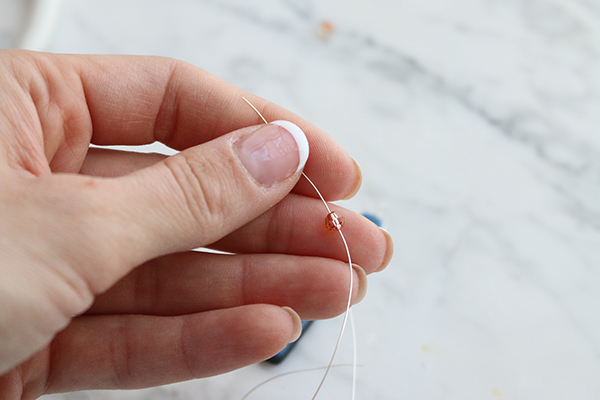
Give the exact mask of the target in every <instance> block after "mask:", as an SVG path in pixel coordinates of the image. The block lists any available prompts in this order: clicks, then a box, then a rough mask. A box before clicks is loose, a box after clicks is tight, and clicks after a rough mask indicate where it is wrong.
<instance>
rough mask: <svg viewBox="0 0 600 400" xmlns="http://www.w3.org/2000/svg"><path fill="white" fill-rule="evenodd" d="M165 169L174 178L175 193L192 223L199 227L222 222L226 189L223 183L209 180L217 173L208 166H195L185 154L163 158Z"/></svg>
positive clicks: (205, 164) (206, 164)
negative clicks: (176, 192)
mask: <svg viewBox="0 0 600 400" xmlns="http://www.w3.org/2000/svg"><path fill="white" fill-rule="evenodd" d="M165 166H166V167H167V168H168V169H169V172H170V173H171V175H172V177H173V182H174V185H175V190H176V191H178V192H179V194H180V195H181V196H180V198H181V205H182V206H183V208H184V210H185V212H186V213H187V214H188V216H189V217H191V219H192V221H193V222H195V223H196V224H197V225H198V226H203V227H211V226H217V225H218V224H219V223H220V222H221V221H222V220H223V210H224V209H225V201H224V196H223V193H224V192H225V190H224V187H222V186H223V182H222V181H220V180H218V179H211V178H210V177H211V176H215V175H216V174H217V173H218V171H211V168H212V167H211V165H210V164H208V163H204V164H197V163H194V162H193V160H191V159H190V158H189V157H188V156H187V155H186V154H185V153H180V154H178V155H176V156H173V157H170V158H168V159H166V160H165ZM217 176H218V175H217Z"/></svg>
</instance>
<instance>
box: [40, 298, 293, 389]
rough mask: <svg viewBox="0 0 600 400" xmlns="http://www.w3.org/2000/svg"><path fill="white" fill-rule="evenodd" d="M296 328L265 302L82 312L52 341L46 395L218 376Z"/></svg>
mask: <svg viewBox="0 0 600 400" xmlns="http://www.w3.org/2000/svg"><path fill="white" fill-rule="evenodd" d="M299 330H300V318H299V317H298V316H297V315H296V314H295V313H294V312H293V311H291V309H288V308H281V307H277V306H271V305H252V306H243V307H237V308H232V309H226V310H218V311H210V312H205V313H200V314H191V315H185V316H178V317H155V316H143V315H119V316H95V317H81V318H79V319H77V320H75V321H74V322H73V323H72V324H71V325H70V326H69V328H67V329H66V330H65V331H63V332H62V333H60V334H59V335H58V336H57V337H56V339H55V340H54V342H53V345H52V357H50V360H51V361H50V365H49V369H48V381H47V384H46V387H47V392H48V393H59V392H65V391H73V390H83V389H133V388H143V387H149V386H157V385H163V384H168V383H173V382H179V381H184V380H189V379H195V378H203V377H207V376H212V375H217V374H220V373H224V372H228V371H232V370H234V369H237V368H241V367H244V366H246V365H250V364H253V363H256V362H259V361H262V360H264V359H267V358H269V357H271V356H272V355H274V354H276V353H277V352H278V351H279V350H281V349H282V348H283V347H285V345H286V344H287V343H288V342H290V341H293V340H295V339H296V338H297V336H298V334H299Z"/></svg>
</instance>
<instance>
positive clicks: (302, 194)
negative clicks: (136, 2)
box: [0, 51, 392, 400]
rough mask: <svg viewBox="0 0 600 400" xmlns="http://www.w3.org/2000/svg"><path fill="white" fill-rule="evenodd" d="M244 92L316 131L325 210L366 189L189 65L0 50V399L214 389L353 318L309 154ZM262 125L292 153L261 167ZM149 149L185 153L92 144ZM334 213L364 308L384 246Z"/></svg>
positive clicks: (360, 222) (357, 219) (359, 224)
mask: <svg viewBox="0 0 600 400" xmlns="http://www.w3.org/2000/svg"><path fill="white" fill-rule="evenodd" d="M242 96H246V97H247V98H249V99H250V100H251V101H252V103H253V104H254V105H255V106H256V107H257V108H258V109H259V110H261V112H262V113H263V115H264V116H265V117H266V118H267V119H268V120H269V121H272V120H287V121H291V122H293V123H295V124H296V125H298V126H299V127H300V128H301V129H302V130H303V131H304V132H305V134H306V136H307V137H308V142H309V143H310V160H309V161H308V163H307V164H306V168H305V172H306V174H307V175H308V176H309V177H311V179H312V180H313V181H314V182H315V183H316V184H317V186H318V187H319V188H320V190H321V191H322V193H323V195H324V196H325V197H326V198H327V199H328V200H336V199H340V198H345V197H349V196H351V195H353V194H354V193H355V192H356V191H357V190H358V186H359V185H360V171H359V170H358V168H357V167H356V164H355V163H354V162H353V160H352V159H351V158H350V157H349V156H348V155H347V154H346V153H345V152H344V150H343V149H341V148H340V146H339V145H338V144H336V143H335V142H334V141H333V140H332V139H331V138H330V137H328V136H327V135H326V134H325V133H323V132H322V131H320V130H319V129H318V128H316V127H314V126H313V125H311V124H310V123H308V122H306V121H304V120H303V119H301V118H299V117H298V116H296V115H294V114H292V113H290V112H289V111H286V110H285V109H283V108H281V107H278V106H276V105H274V104H272V103H269V102H267V101H265V100H262V99H260V98H258V97H255V96H252V95H250V94H248V93H246V92H244V91H242V90H241V89H238V88H236V87H234V86H231V85H229V84H227V83H225V82H223V81H221V80H219V79H217V78H216V77H214V76H212V75H210V74H208V73H206V72H204V71H202V70H200V69H198V68H196V67H193V66H191V65H188V64H185V63H182V62H178V61H175V60H171V59H165V58H154V57H123V56H71V55H52V54H43V53H30V52H21V51H2V52H0V218H1V220H0V305H1V307H0V310H1V311H0V399H2V400H4V399H11V400H12V399H21V398H22V399H31V398H36V397H38V396H40V395H42V394H45V393H52V392H61V391H70V390H80V389H109V388H110V389H112V388H137V387H146V386H153V385H159V384H166V383H171V382H176V381H180V380H186V379H192V378H199V377H205V376H209V375H214V374H219V373H222V372H226V371H230V370H232V369H236V368H239V367H242V366H245V365H249V364H252V363H255V362H258V361H260V360H263V359H265V358H268V357H270V356H271V355H273V354H275V353H276V352H277V351H279V350H280V349H281V348H283V347H284V346H285V344H287V343H288V342H289V341H290V340H293V339H295V338H296V337H297V335H298V332H299V331H298V330H299V321H300V319H299V316H300V317H301V318H305V319H318V318H328V317H332V316H335V315H338V314H340V313H341V312H343V311H344V309H345V304H346V298H347V290H348V284H349V276H348V266H347V264H346V262H345V261H346V254H345V251H344V248H343V246H342V244H341V241H340V238H339V236H338V235H336V234H332V233H331V232H329V231H327V230H326V229H324V217H325V214H326V213H325V210H324V207H323V205H322V203H321V202H320V200H318V199H316V198H315V197H316V196H315V193H314V191H313V189H312V188H311V187H310V186H309V185H308V184H307V182H306V181H305V180H303V179H302V180H300V181H299V178H300V171H299V170H297V169H298V167H299V168H300V169H301V167H302V165H303V160H302V159H301V156H300V155H299V153H298V146H297V145H296V142H294V141H293V139H292V137H291V136H290V134H289V133H288V131H287V130H285V129H280V128H278V127H277V126H275V125H268V126H267V128H265V126H264V125H262V126H261V125H258V126H257V124H260V120H259V119H258V117H257V115H256V114H255V113H254V111H253V110H252V109H250V108H249V107H248V105H246V104H245V103H244V102H243V101H242V99H241V97H242ZM261 129H262V130H261ZM265 129H266V130H267V131H268V132H267V134H269V135H275V136H274V137H276V138H278V139H280V140H282V141H283V142H285V145H286V146H287V147H285V148H283V147H282V148H281V149H282V150H281V154H283V155H282V156H281V157H279V158H272V159H271V160H270V161H269V160H267V161H257V160H256V159H255V158H253V156H252V155H251V152H249V150H248V144H249V143H250V144H251V143H252V141H256V138H257V137H263V136H264V135H265V132H266V131H265ZM290 129H291V130H293V128H290ZM253 138H254V139H253ZM157 140H158V141H161V142H163V143H165V144H166V145H168V146H170V147H172V148H175V149H177V150H181V152H180V153H178V154H177V155H175V156H172V157H165V156H162V155H158V154H140V153H133V152H120V151H115V150H107V149H99V148H90V147H89V145H90V143H93V144H97V145H117V144H119V145H140V144H146V143H152V142H154V141H157ZM273 144H274V142H273V141H271V142H267V146H271V145H273ZM290 191H291V193H290ZM334 209H336V210H338V212H339V213H340V214H343V215H344V216H345V218H346V221H347V222H346V226H345V227H344V232H345V234H346V236H347V239H348V242H349V244H350V246H351V251H352V256H353V261H354V262H356V263H357V264H359V265H361V267H362V269H361V268H360V267H357V268H355V270H354V273H355V282H356V284H355V287H354V289H353V293H354V294H353V295H354V302H356V301H359V300H360V298H361V297H362V296H363V295H364V291H365V288H366V286H365V285H366V275H365V271H366V273H371V272H373V271H375V270H378V269H381V268H383V267H384V266H385V265H386V264H387V263H388V262H389V259H390V257H391V252H392V250H391V241H390V240H389V235H386V234H385V233H384V232H383V231H381V230H380V229H378V228H377V227H375V226H374V225H373V224H371V223H370V222H368V221H367V220H366V219H364V218H362V217H361V216H359V215H357V214H354V213H352V212H350V211H347V210H341V209H340V208H339V207H338V208H334ZM201 246H202V247H213V248H216V249H220V250H224V251H227V252H231V253H235V255H223V254H209V253H202V252H197V251H196V252H195V251H190V250H191V249H194V248H197V247H201ZM284 306H285V307H284ZM292 309H293V310H295V311H292ZM298 315H299V316H298Z"/></svg>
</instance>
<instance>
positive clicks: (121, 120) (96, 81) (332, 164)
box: [54, 56, 361, 200]
mask: <svg viewBox="0 0 600 400" xmlns="http://www.w3.org/2000/svg"><path fill="white" fill-rule="evenodd" d="M54 60H55V61H54V62H56V63H60V64H61V71H64V69H65V68H73V66H75V67H76V68H77V72H78V74H79V76H80V77H81V83H82V85H83V92H84V93H85V99H82V100H85V101H86V102H87V109H88V110H89V118H90V119H91V126H93V132H92V136H91V137H92V142H93V143H95V144H99V145H139V144H147V143H152V142H154V141H159V142H162V143H164V144H165V145H167V146H169V147H172V148H174V149H177V150H183V149H186V148H189V147H192V146H195V145H198V144H201V143H204V142H207V141H210V140H211V139H214V138H216V137H219V136H221V135H224V134H226V133H228V132H231V131H234V130H236V129H240V128H242V127H245V126H250V125H256V124H257V123H261V120H260V119H259V117H258V115H257V114H256V113H255V112H254V110H252V109H251V108H250V107H249V106H248V105H247V104H246V103H245V102H243V101H242V96H245V97H246V98H248V99H249V100H250V101H251V102H252V104H254V106H256V108H257V109H258V110H260V111H261V113H262V114H263V115H264V117H265V118H266V119H267V121H269V122H270V121H273V120H277V119H284V120H288V121H291V122H294V123H295V124H296V125H298V126H299V127H300V128H301V129H302V130H303V131H304V132H305V133H306V136H307V138H308V140H309V143H310V149H311V156H310V159H309V161H308V163H307V165H306V168H305V172H306V174H307V175H308V176H310V177H311V179H312V180H313V181H314V182H315V183H316V184H317V186H318V187H319V188H320V189H321V191H322V192H323V195H324V196H325V197H326V198H327V199H329V200H336V199H340V198H347V197H350V196H351V195H353V194H354V193H355V192H356V191H357V190H358V187H359V186H360V180H361V175H360V170H359V168H358V166H357V164H356V163H355V162H354V160H353V159H352V158H351V157H350V156H349V155H348V154H347V153H346V151H345V150H344V149H343V148H342V147H341V146H340V145H339V144H338V143H336V142H335V141H334V140H333V139H332V138H331V137H330V136H329V135H327V134H326V133H325V132H323V131H322V130H320V129H319V128H317V127H316V126H314V125H313V124H311V123H309V122H308V121H306V120H304V119H303V118H301V117H299V116H297V115H296V114H294V113H292V112H290V111H288V110H286V109H284V108H283V107H280V106H278V105H276V104H273V103H271V102H269V101H267V100H264V99H261V98H259V97H257V96H254V95H252V94H250V93H248V92H246V91H244V90H242V89H240V88H238V87H236V86H234V85H231V84H229V83H227V82H225V81H223V80H221V79H219V78H217V77H216V76H214V75H212V74H210V73H208V72H206V71H204V70H202V69H200V68H198V67H195V66H193V65H190V64H187V63H184V62H182V61H178V60H173V59H168V58H162V57H140V56H55V57H54ZM295 191H296V192H297V193H301V194H307V195H310V196H314V195H315V193H314V191H313V189H312V188H311V187H310V186H309V185H308V183H307V182H305V181H304V180H302V181H301V182H300V183H299V185H298V186H297V187H296V189H295Z"/></svg>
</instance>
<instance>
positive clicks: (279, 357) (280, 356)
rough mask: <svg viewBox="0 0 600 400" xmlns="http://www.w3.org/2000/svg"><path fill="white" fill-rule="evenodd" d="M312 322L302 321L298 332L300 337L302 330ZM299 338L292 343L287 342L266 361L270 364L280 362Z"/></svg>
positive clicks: (304, 330)
mask: <svg viewBox="0 0 600 400" xmlns="http://www.w3.org/2000/svg"><path fill="white" fill-rule="evenodd" d="M312 323H313V321H302V333H301V334H300V338H302V336H303V335H304V332H306V330H307V329H308V327H309V326H310V325H311V324H312ZM300 338H298V340H296V341H295V342H293V343H289V344H288V345H287V346H285V348H284V349H283V350H281V351H280V352H279V353H277V354H275V355H274V356H273V357H271V358H269V359H268V360H267V362H269V363H271V364H279V363H280V362H282V361H283V360H285V358H286V357H287V356H288V355H289V354H290V353H291V351H292V349H293V348H294V346H296V343H298V341H299V340H300Z"/></svg>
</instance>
